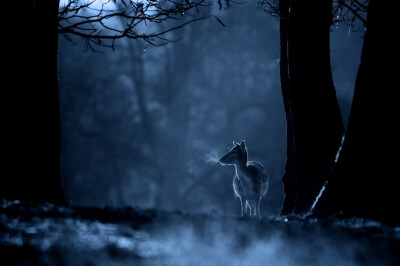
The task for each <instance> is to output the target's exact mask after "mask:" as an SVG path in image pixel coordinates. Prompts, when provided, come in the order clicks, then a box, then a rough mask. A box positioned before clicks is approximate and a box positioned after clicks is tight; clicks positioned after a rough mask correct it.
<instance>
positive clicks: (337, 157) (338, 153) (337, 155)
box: [335, 134, 345, 163]
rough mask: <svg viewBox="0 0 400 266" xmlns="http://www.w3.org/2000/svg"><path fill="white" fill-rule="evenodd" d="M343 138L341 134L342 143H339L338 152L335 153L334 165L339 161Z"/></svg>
mask: <svg viewBox="0 0 400 266" xmlns="http://www.w3.org/2000/svg"><path fill="white" fill-rule="evenodd" d="M344 137H345V134H343V136H342V141H341V142H340V146H339V149H338V151H337V153H336V157H335V163H337V161H338V160H339V155H340V152H341V150H342V147H343V142H344Z"/></svg>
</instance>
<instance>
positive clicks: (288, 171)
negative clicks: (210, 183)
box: [279, 0, 297, 215]
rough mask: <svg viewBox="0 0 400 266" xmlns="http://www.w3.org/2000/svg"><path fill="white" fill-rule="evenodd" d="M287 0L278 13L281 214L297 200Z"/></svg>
mask: <svg viewBox="0 0 400 266" xmlns="http://www.w3.org/2000/svg"><path fill="white" fill-rule="evenodd" d="M289 5H290V4H289V0H280V1H279V13H280V29H279V34H280V45H281V50H280V76H281V90H282V98H283V105H284V107H285V115H286V165H285V172H284V174H283V177H282V181H283V190H284V199H283V204H282V209H281V215H286V214H290V213H292V212H293V210H294V209H295V207H296V201H297V178H296V158H295V151H294V147H295V145H294V132H293V131H294V129H293V116H292V109H291V106H290V89H289V85H290V84H289V63H288V26H289V24H288V23H289Z"/></svg>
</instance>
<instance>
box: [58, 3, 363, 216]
mask: <svg viewBox="0 0 400 266" xmlns="http://www.w3.org/2000/svg"><path fill="white" fill-rule="evenodd" d="M215 9H217V7H215ZM213 14H216V15H218V17H219V18H220V19H221V20H222V21H223V23H224V24H225V25H226V27H223V26H222V25H221V24H220V23H218V22H217V21H216V20H215V19H214V18H213V17H211V18H209V19H207V20H205V21H200V22H197V23H193V24H190V25H188V26H186V27H185V28H184V29H182V30H180V31H175V32H172V33H170V35H168V37H169V38H170V39H172V40H175V39H179V38H181V37H183V38H182V39H181V40H179V41H178V42H171V43H169V44H168V45H165V46H162V47H152V46H148V45H146V44H144V43H141V42H138V41H132V40H127V39H124V40H121V41H119V42H118V43H117V47H116V50H115V51H112V50H111V49H107V48H100V49H99V50H100V52H93V51H90V50H89V51H87V49H86V47H85V45H84V44H83V43H82V41H81V40H79V39H74V41H75V43H76V44H73V43H71V42H69V41H67V40H65V39H63V38H62V37H60V40H59V56H58V64H59V89H60V110H61V121H62V145H61V165H62V175H63V185H64V191H65V195H66V197H67V199H68V201H69V202H70V204H72V205H89V206H105V205H112V206H125V205H130V206H137V207H142V208H159V209H166V210H181V211H184V212H194V213H196V212H213V213H215V212H217V213H219V214H223V215H237V214H238V213H239V210H240V208H239V206H240V205H239V201H237V200H235V199H234V198H233V192H232V187H231V182H232V177H233V175H234V171H233V167H222V166H221V165H219V164H217V161H216V160H217V158H218V157H220V156H221V155H223V154H224V153H225V152H227V148H228V147H232V141H237V142H239V141H240V140H242V139H245V140H246V144H247V148H248V152H249V159H250V160H256V161H258V162H260V163H262V164H263V165H264V167H265V168H266V169H267V172H268V173H269V176H270V189H269V192H268V194H267V196H266V197H265V198H264V200H263V202H262V204H261V213H262V214H263V215H272V214H274V215H277V214H279V211H280V208H281V204H282V200H283V185H282V182H281V177H282V174H283V169H284V165H285V145H286V140H285V138H286V122H285V115H284V108H283V102H282V96H281V90H280V83H279V82H280V81H279V23H278V21H277V20H276V19H274V18H273V17H271V16H269V15H268V14H266V13H263V12H262V11H260V10H258V9H257V7H256V6H255V4H253V3H246V4H243V5H232V7H231V8H230V9H229V10H228V11H227V12H225V11H219V10H216V11H213ZM116 23H118V22H116ZM361 37H362V36H361V34H360V33H355V32H351V33H349V30H348V28H346V26H344V25H343V26H339V27H338V28H334V29H333V31H332V33H331V60H332V71H333V78H334V82H335V87H336V92H337V96H338V101H339V104H340V108H341V111H342V114H343V120H344V122H345V124H346V123H347V119H348V115H349V111H350V106H351V99H352V94H353V88H354V81H355V76H356V73H357V68H358V66H359V59H360V53H361V45H362V38H361Z"/></svg>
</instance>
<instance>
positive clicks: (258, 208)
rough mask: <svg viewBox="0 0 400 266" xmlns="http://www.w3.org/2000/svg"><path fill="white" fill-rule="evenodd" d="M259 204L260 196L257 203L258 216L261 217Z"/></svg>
mask: <svg viewBox="0 0 400 266" xmlns="http://www.w3.org/2000/svg"><path fill="white" fill-rule="evenodd" d="M260 204H261V197H260V198H259V199H258V204H257V212H258V218H260V219H261V212H260Z"/></svg>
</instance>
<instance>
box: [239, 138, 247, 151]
mask: <svg viewBox="0 0 400 266" xmlns="http://www.w3.org/2000/svg"><path fill="white" fill-rule="evenodd" d="M240 147H241V148H242V149H243V148H246V144H245V143H244V140H242V141H241V142H240Z"/></svg>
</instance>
